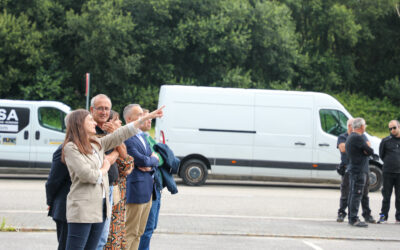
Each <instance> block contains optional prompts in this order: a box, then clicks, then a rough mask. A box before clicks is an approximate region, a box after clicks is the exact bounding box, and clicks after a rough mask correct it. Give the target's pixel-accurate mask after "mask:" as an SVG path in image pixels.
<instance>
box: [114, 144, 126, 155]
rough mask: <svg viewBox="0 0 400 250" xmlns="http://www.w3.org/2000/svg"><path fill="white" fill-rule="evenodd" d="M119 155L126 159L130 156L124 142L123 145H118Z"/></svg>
mask: <svg viewBox="0 0 400 250" xmlns="http://www.w3.org/2000/svg"><path fill="white" fill-rule="evenodd" d="M116 149H117V151H118V154H119V157H121V158H122V159H126V158H128V153H127V151H126V146H125V144H124V143H122V144H121V145H119V146H117V147H116Z"/></svg>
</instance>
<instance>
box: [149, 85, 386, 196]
mask: <svg viewBox="0 0 400 250" xmlns="http://www.w3.org/2000/svg"><path fill="white" fill-rule="evenodd" d="M158 105H159V107H160V106H161V105H166V108H165V112H164V116H163V118H161V119H158V120H157V123H156V139H157V140H159V141H164V142H165V143H167V144H168V145H169V146H170V148H171V149H172V150H173V151H174V153H175V154H176V156H178V157H179V158H180V159H181V160H182V161H181V166H180V171H179V176H180V177H182V178H183V180H184V182H185V183H187V184H188V185H201V184H203V183H204V182H205V180H206V178H207V174H208V172H209V171H210V172H211V173H212V174H213V175H237V176H242V177H243V176H247V177H253V178H257V177H272V178H279V179H282V178H288V179H293V178H297V179H302V180H314V181H321V180H335V181H338V180H340V176H339V175H338V174H337V172H336V166H337V165H338V164H339V162H340V153H339V151H338V149H337V147H336V143H337V136H338V135H339V134H341V133H343V132H345V131H346V130H347V126H346V122H347V120H348V119H349V118H351V115H350V114H349V113H348V112H347V111H346V109H345V108H344V107H343V106H342V105H341V104H340V103H339V102H338V101H337V100H336V99H335V98H333V97H332V96H330V95H327V94H323V93H315V92H299V91H278V90H260V89H235V88H218V87H195V86H172V85H163V86H162V87H161V89H160V96H159V103H158ZM367 123H368V121H367ZM367 136H368V138H369V140H370V141H371V143H372V147H373V148H374V151H375V153H376V154H377V153H378V147H379V143H380V139H379V138H377V137H373V136H369V135H367ZM381 169H382V164H381V161H380V160H379V157H378V156H377V155H375V156H374V157H372V158H371V160H370V170H371V175H370V182H371V184H370V185H371V186H370V188H371V190H377V189H379V188H380V187H381V185H382V171H381Z"/></svg>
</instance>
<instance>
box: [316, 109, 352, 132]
mask: <svg viewBox="0 0 400 250" xmlns="http://www.w3.org/2000/svg"><path fill="white" fill-rule="evenodd" d="M319 117H320V120H321V128H322V130H324V131H325V132H326V133H328V134H331V135H335V136H338V135H340V134H342V133H344V132H346V131H347V120H348V118H347V117H346V115H345V114H343V113H342V112H341V111H339V110H334V109H321V110H320V111H319Z"/></svg>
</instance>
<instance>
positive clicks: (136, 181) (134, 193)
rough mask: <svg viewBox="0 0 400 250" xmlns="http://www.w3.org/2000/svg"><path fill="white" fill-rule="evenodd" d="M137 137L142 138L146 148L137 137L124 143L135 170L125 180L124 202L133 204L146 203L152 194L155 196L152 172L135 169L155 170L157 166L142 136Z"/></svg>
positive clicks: (156, 161) (155, 159)
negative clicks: (146, 168) (147, 168)
mask: <svg viewBox="0 0 400 250" xmlns="http://www.w3.org/2000/svg"><path fill="white" fill-rule="evenodd" d="M139 136H142V137H143V140H144V142H145V143H146V148H145V147H144V146H143V144H142V142H141V141H140V139H139V138H138V137H137V136H132V137H131V138H129V139H128V140H126V141H125V145H126V149H127V151H128V154H129V155H130V156H132V157H133V159H134V162H135V168H134V169H133V171H132V173H131V174H130V175H128V176H127V178H126V202H127V203H135V204H142V203H147V202H149V201H150V198H151V194H152V193H153V195H156V192H155V185H154V180H153V176H152V175H153V174H154V170H153V171H150V172H142V171H140V170H139V169H138V168H137V167H153V168H154V169H155V168H156V167H157V166H158V160H157V158H155V157H153V156H151V154H152V151H151V148H150V145H149V143H148V142H147V140H146V139H145V137H144V135H139ZM153 198H154V199H155V198H156V197H153Z"/></svg>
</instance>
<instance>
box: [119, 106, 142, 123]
mask: <svg viewBox="0 0 400 250" xmlns="http://www.w3.org/2000/svg"><path fill="white" fill-rule="evenodd" d="M134 107H140V105H139V104H136V103H132V104H129V105H127V106H126V107H125V108H124V112H123V114H122V115H123V116H124V120H125V122H126V121H127V118H128V117H130V116H131V114H132V109H133V108H134Z"/></svg>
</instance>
